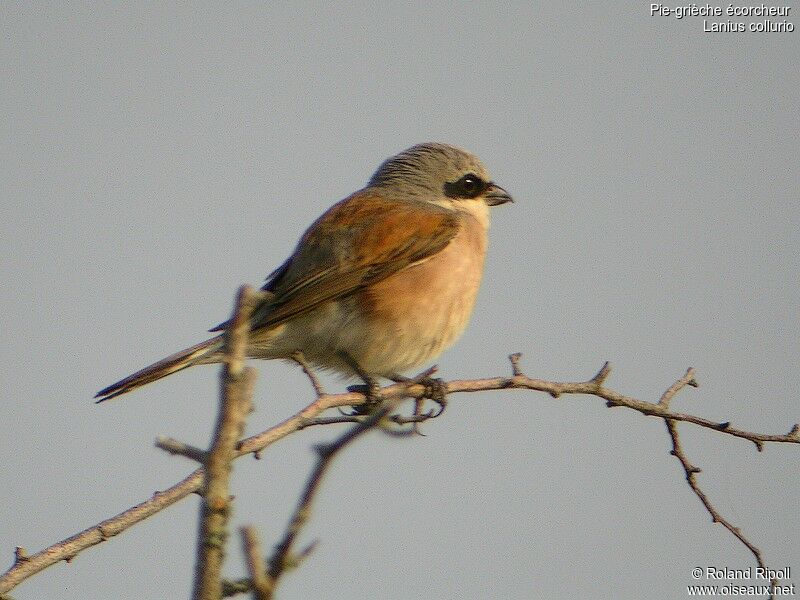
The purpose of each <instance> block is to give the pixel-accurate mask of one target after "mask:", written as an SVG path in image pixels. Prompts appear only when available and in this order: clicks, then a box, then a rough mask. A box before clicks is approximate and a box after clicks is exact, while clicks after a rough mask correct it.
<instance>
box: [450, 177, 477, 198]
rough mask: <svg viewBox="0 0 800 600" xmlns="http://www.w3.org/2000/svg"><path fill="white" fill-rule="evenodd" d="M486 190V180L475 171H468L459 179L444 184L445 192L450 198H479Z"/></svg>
mask: <svg viewBox="0 0 800 600" xmlns="http://www.w3.org/2000/svg"><path fill="white" fill-rule="evenodd" d="M485 190H486V182H485V181H484V180H483V179H481V178H480V177H478V176H477V175H475V174H474V173H468V174H467V175H464V176H463V177H462V178H461V179H459V180H458V181H454V182H452V183H446V184H444V193H445V194H446V195H447V196H449V197H450V198H477V197H478V196H479V195H480V194H481V193H483V192H484V191H485Z"/></svg>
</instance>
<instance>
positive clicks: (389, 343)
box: [353, 213, 487, 375]
mask: <svg viewBox="0 0 800 600" xmlns="http://www.w3.org/2000/svg"><path fill="white" fill-rule="evenodd" d="M486 243H487V236H486V226H485V224H483V223H481V222H479V221H478V220H477V219H476V218H475V217H473V216H472V215H471V214H468V213H465V214H464V215H463V219H462V226H461V228H460V230H459V232H458V233H457V234H456V235H455V237H454V238H453V240H452V241H451V242H450V243H449V244H448V245H447V246H446V247H445V248H444V249H443V250H442V251H441V252H439V253H437V254H435V255H434V256H432V257H430V258H428V259H426V260H424V261H421V262H420V263H418V264H415V265H412V266H410V267H407V268H406V269H404V270H402V271H400V272H398V273H396V274H394V275H392V276H390V277H388V278H386V279H384V280H383V281H380V282H378V283H376V284H373V285H371V286H370V287H369V288H368V289H367V290H365V291H363V292H361V293H360V294H359V295H358V296H357V303H358V306H359V307H360V309H361V312H362V314H363V318H364V322H365V325H366V330H367V333H368V335H366V336H365V338H364V343H363V345H362V348H363V351H362V352H359V356H354V357H353V358H355V359H356V361H357V362H358V363H359V365H361V367H362V368H363V369H364V370H366V371H367V372H370V373H377V374H380V375H392V374H400V373H403V372H404V371H407V370H408V369H411V368H414V367H417V366H420V365H422V364H424V363H426V362H427V361H429V360H432V359H434V358H435V357H436V356H438V355H439V353H440V352H442V350H444V349H445V348H447V347H448V346H450V345H451V344H452V343H453V342H455V341H456V339H457V338H458V337H459V336H460V335H461V333H462V332H463V330H464V328H465V327H466V325H467V322H468V321H469V317H470V315H471V313H472V308H473V306H474V304H475V298H476V296H477V293H478V288H479V287H480V282H481V277H482V274H483V259H484V255H485V251H486Z"/></svg>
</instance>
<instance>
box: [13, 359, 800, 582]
mask: <svg viewBox="0 0 800 600" xmlns="http://www.w3.org/2000/svg"><path fill="white" fill-rule="evenodd" d="M512 364H513V363H512ZM609 373H610V367H609V366H608V364H606V365H603V368H602V369H601V370H600V371H599V372H598V373H597V375H595V376H594V377H593V378H592V379H590V380H588V381H584V382H578V383H567V382H555V381H547V380H544V379H533V378H530V377H527V376H525V375H524V374H523V372H522V370H521V368H520V366H519V356H517V357H516V370H515V371H513V372H512V376H510V377H493V378H486V379H471V380H454V381H450V382H448V383H446V384H445V388H446V391H447V393H448V395H452V394H455V393H463V392H486V391H491V390H505V389H524V390H532V391H539V392H545V393H547V394H550V395H551V396H553V397H556V398H558V397H560V396H562V395H566V394H587V395H591V396H595V397H599V398H602V399H603V400H605V401H606V404H607V405H608V406H610V407H625V408H628V409H631V410H635V411H637V412H639V413H641V414H643V415H647V416H653V417H658V418H661V419H666V420H669V421H670V422H679V421H683V422H687V423H692V424H694V425H697V426H699V427H704V428H707V429H710V430H712V431H716V432H718V433H722V434H725V435H732V436H735V437H739V438H742V439H745V440H749V441H750V442H753V443H754V444H756V447H760V446H761V445H763V443H768V442H772V443H787V444H800V427H799V426H798V425H795V426H794V427H792V429H791V430H790V431H789V432H788V433H787V434H766V433H758V432H751V431H745V430H742V429H737V428H735V427H732V426H731V425H730V423H728V422H718V421H712V420H709V419H705V418H703V417H698V416H694V415H690V414H684V413H678V412H673V411H671V410H670V408H669V406H668V405H667V406H665V405H664V403H661V402H660V401H659V402H646V401H643V400H638V399H636V398H631V397H629V396H625V395H623V394H621V393H619V392H616V391H614V390H611V389H609V388H606V387H605V386H604V382H605V380H606V378H607V377H608V375H609ZM686 385H689V384H688V382H687V384H686ZM425 393H426V388H425V386H424V385H422V384H420V383H414V382H403V383H397V384H394V385H390V386H387V387H385V388H383V389H382V390H381V396H382V397H383V398H386V399H392V398H399V397H408V398H423V397H424V396H425ZM364 402H365V397H364V395H363V394H361V393H359V392H348V393H344V394H324V395H322V396H320V397H318V398H317V399H316V400H315V401H314V402H312V403H311V404H309V405H308V406H306V407H304V408H303V409H302V410H300V411H299V412H297V413H296V414H294V415H293V416H291V417H289V418H287V419H286V420H284V421H283V422H281V423H279V424H277V425H275V426H273V427H270V428H269V429H266V430H264V431H262V432H261V433H258V434H256V435H254V436H252V437H249V438H247V439H244V440H242V441H241V442H239V444H238V448H237V451H236V456H237V457H240V456H243V455H245V454H257V453H258V452H259V451H261V450H263V449H264V448H266V447H267V446H269V445H271V444H273V443H275V442H277V441H278V440H280V439H282V438H284V437H286V436H287V435H290V434H291V433H294V432H295V431H298V430H300V429H303V428H305V427H308V426H311V425H317V424H324V423H325V421H324V420H321V419H320V420H318V418H319V415H320V414H321V413H322V412H324V411H326V410H328V409H330V408H336V407H345V406H358V405H361V404H363V403H364ZM339 419H340V418H339V417H333V418H332V422H341V421H346V420H348V419H349V417H342V418H341V421H340V420H339ZM203 477H204V470H203V468H202V467H201V468H199V469H196V470H195V471H193V472H192V473H190V474H189V475H188V476H187V477H186V478H185V479H183V480H182V481H179V482H178V483H176V484H175V485H173V486H171V487H170V488H168V489H166V490H163V491H161V492H156V493H155V494H153V496H152V497H150V498H149V499H147V500H145V501H143V502H142V503H140V504H137V505H136V506H133V507H131V508H129V509H127V510H125V511H123V512H121V513H119V514H117V515H115V516H113V517H111V518H109V519H106V520H105V521H102V522H101V523H98V524H96V525H93V526H91V527H89V528H88V529H85V530H84V531H81V532H80V533H77V534H75V535H73V536H70V537H69V538H67V539H64V540H62V541H60V542H57V543H55V544H53V545H52V546H50V547H48V548H45V549H43V550H40V551H39V552H37V553H35V554H31V555H29V556H26V558H25V559H24V560H15V561H14V564H13V565H12V566H11V567H10V568H9V569H8V570H7V571H6V572H5V573H4V574H3V575H2V576H0V594H2V593H4V592H8V591H10V590H12V589H13V588H15V587H16V586H17V585H18V584H19V583H20V582H22V581H24V580H25V579H27V578H29V577H31V576H32V575H35V574H36V573H38V572H40V571H42V570H43V569H46V568H47V567H49V566H51V565H53V564H55V563H57V562H60V561H62V560H70V559H71V558H73V557H74V556H76V555H77V554H78V553H79V552H81V551H83V550H85V549H86V548H89V547H91V546H94V545H96V544H99V543H101V542H104V541H106V540H107V539H109V538H110V537H113V536H115V535H117V534H119V533H121V532H123V531H125V530H126V529H128V528H130V527H132V526H133V525H135V524H136V523H139V522H140V521H143V520H144V519H146V518H148V517H150V516H152V515H154V514H156V513H158V512H160V511H161V510H163V509H165V508H167V507H168V506H171V505H172V504H174V503H175V502H178V501H179V500H182V499H183V498H185V497H186V496H188V495H190V494H192V493H196V492H198V491H199V490H200V487H201V485H202V482H203Z"/></svg>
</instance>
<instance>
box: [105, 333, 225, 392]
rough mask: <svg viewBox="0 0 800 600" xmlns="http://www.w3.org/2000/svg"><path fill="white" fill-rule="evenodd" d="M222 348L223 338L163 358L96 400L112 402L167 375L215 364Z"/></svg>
mask: <svg viewBox="0 0 800 600" xmlns="http://www.w3.org/2000/svg"><path fill="white" fill-rule="evenodd" d="M220 348H222V336H217V337H214V338H211V339H208V340H206V341H204V342H200V343H199V344H195V345H194V346H190V347H189V348H186V349H185V350H181V351H180V352H176V353H175V354H173V355H171V356H168V357H166V358H162V359H161V360H160V361H158V362H157V363H153V364H152V365H150V366H149V367H145V368H144V369H142V370H141V371H136V373H134V374H133V375H128V376H127V377H126V378H125V379H122V380H121V381H118V382H117V383H114V384H112V385H110V386H108V387H107V388H104V389H102V390H100V391H99V392H97V394H96V395H95V398H99V400H97V402H104V401H105V400H111V398H116V397H117V396H119V395H121V394H126V393H128V392H130V391H131V390H135V389H136V388H140V387H142V386H143V385H147V384H148V383H150V382H153V381H156V380H158V379H161V378H162V377H166V376H167V375H172V374H173V373H177V372H178V371H181V370H183V369H186V368H188V367H191V366H193V365H197V364H201V363H203V362H215V361H214V360H213V358H212V355H213V354H214V353H215V352H217V351H218V350H219V349H220ZM204 359H205V360H204Z"/></svg>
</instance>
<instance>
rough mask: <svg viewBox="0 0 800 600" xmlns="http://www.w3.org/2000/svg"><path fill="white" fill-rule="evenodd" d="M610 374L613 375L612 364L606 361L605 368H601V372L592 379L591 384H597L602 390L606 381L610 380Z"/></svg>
mask: <svg viewBox="0 0 800 600" xmlns="http://www.w3.org/2000/svg"><path fill="white" fill-rule="evenodd" d="M610 374H611V363H610V362H608V361H606V362H605V363H603V366H602V367H600V370H599V371H598V372H597V375H595V376H594V377H592V379H591V382H592V383H593V384H595V385H596V386H597V388H598V389H600V388H601V387H602V386H603V383H605V381H606V379H608V376H609V375H610Z"/></svg>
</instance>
